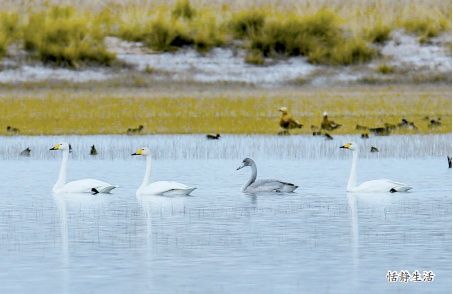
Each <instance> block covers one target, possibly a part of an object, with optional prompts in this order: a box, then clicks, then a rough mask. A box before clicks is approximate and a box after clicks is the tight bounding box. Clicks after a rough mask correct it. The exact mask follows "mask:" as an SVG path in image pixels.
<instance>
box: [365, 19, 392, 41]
mask: <svg viewBox="0 0 453 294" xmlns="http://www.w3.org/2000/svg"><path fill="white" fill-rule="evenodd" d="M391 32H392V29H391V27H390V26H389V25H385V24H383V23H382V22H378V23H376V24H375V25H374V26H372V27H369V28H366V29H365V38H366V39H367V40H369V41H370V42H372V43H376V44H383V43H385V42H386V41H388V40H389V39H390V33H391Z"/></svg>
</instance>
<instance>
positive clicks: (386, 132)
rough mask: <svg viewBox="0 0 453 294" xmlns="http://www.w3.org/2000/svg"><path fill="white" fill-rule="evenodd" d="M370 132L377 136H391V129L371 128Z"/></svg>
mask: <svg viewBox="0 0 453 294" xmlns="http://www.w3.org/2000/svg"><path fill="white" fill-rule="evenodd" d="M368 131H370V132H371V133H373V134H374V135H375V136H388V135H390V129H388V128H383V127H377V128H369V129H368Z"/></svg>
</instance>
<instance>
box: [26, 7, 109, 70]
mask: <svg viewBox="0 0 453 294" xmlns="http://www.w3.org/2000/svg"><path fill="white" fill-rule="evenodd" d="M103 38H104V35H103V33H102V31H101V29H100V28H99V27H98V26H95V25H94V22H93V18H92V17H90V16H89V15H86V14H82V13H79V12H77V11H76V10H75V9H74V8H71V7H63V6H53V7H51V8H50V9H49V10H46V11H40V12H34V13H31V14H30V15H29V18H28V22H27V24H26V25H25V28H24V47H25V49H26V50H28V51H29V52H31V53H32V54H33V55H34V56H36V57H37V58H39V59H40V60H41V61H42V62H44V63H50V64H55V65H58V66H68V67H78V66H80V65H82V64H87V63H94V64H100V65H110V64H111V63H112V61H113V60H114V59H115V56H114V54H112V53H110V52H108V51H107V49H106V48H105V46H104V43H103Z"/></svg>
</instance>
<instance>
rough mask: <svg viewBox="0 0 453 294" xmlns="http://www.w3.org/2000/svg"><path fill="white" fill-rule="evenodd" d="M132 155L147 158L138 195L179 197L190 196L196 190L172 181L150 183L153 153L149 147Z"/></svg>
mask: <svg viewBox="0 0 453 294" xmlns="http://www.w3.org/2000/svg"><path fill="white" fill-rule="evenodd" d="M131 155H143V156H145V157H146V171H145V177H144V178H143V182H142V184H141V186H140V187H139V188H138V190H137V193H136V194H137V195H163V196H177V195H189V194H190V193H191V192H192V191H193V190H195V189H196V188H194V187H189V186H186V185H184V184H181V183H178V182H172V181H157V182H154V183H151V184H150V183H149V178H150V176H151V151H150V150H149V148H147V147H143V148H140V149H138V150H137V152H135V153H132V154H131Z"/></svg>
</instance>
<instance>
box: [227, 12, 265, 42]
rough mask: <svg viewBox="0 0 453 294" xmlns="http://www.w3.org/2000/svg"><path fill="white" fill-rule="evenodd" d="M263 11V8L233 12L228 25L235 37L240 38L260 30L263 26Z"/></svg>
mask: <svg viewBox="0 0 453 294" xmlns="http://www.w3.org/2000/svg"><path fill="white" fill-rule="evenodd" d="M265 17H266V16H265V13H264V11H263V10H260V9H254V10H243V11H239V12H237V13H235V14H233V16H232V19H231V22H230V27H231V30H232V32H233V34H234V37H235V38H239V39H242V38H244V37H249V36H252V35H254V34H256V33H258V32H260V31H261V29H262V28H263V26H264V21H265Z"/></svg>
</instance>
